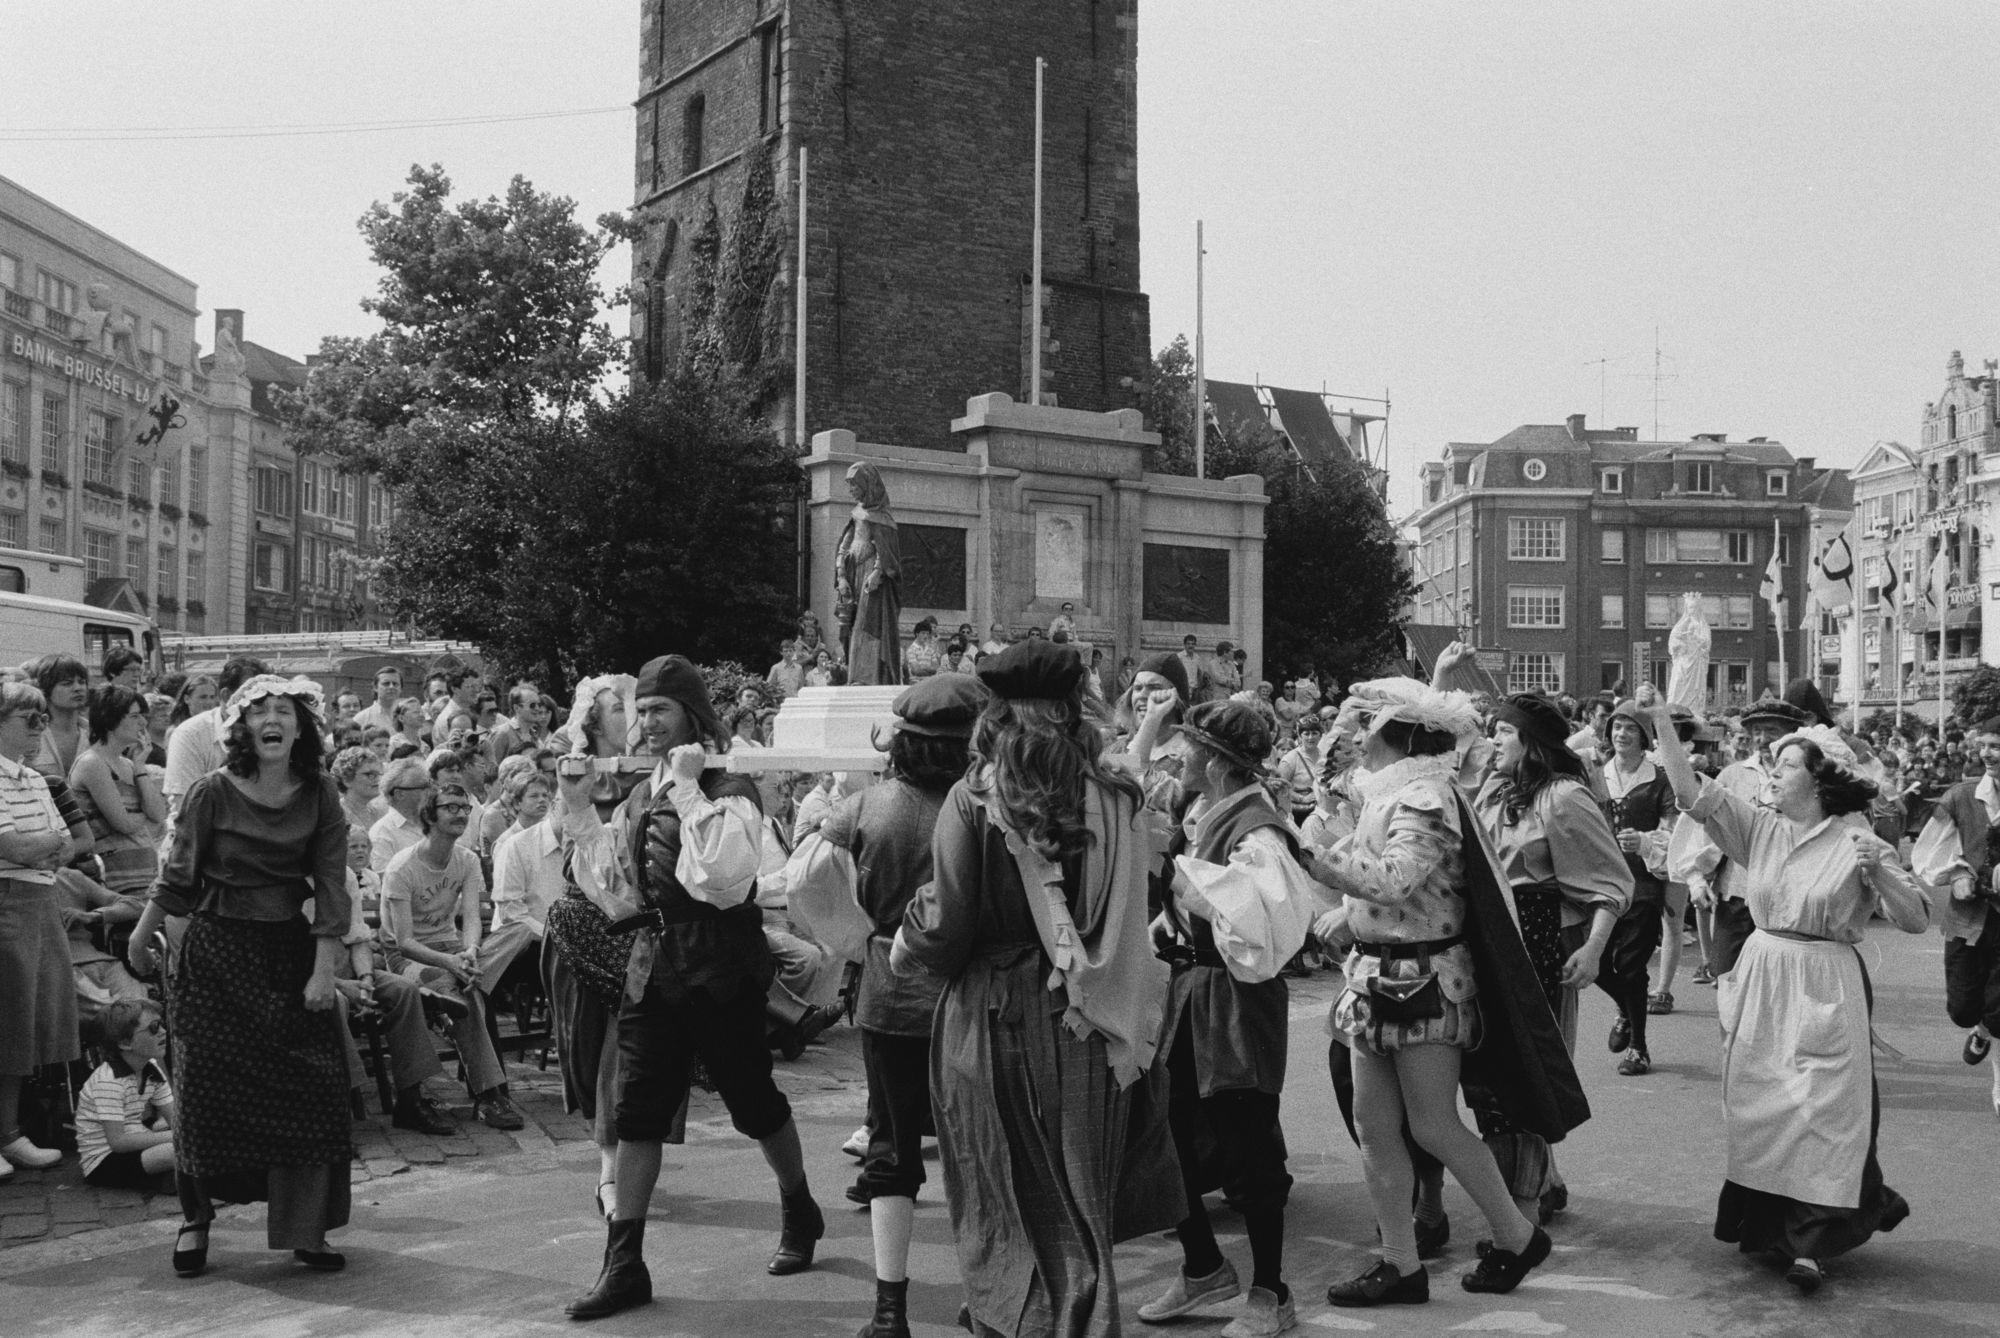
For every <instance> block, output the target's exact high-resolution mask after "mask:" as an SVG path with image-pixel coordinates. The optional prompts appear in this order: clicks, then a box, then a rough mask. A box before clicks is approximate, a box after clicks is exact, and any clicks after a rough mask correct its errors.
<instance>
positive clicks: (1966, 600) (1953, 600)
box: [1944, 585, 1979, 609]
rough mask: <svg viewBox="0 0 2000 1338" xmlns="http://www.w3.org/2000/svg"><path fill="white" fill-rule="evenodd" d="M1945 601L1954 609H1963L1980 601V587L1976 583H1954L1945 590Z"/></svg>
mask: <svg viewBox="0 0 2000 1338" xmlns="http://www.w3.org/2000/svg"><path fill="white" fill-rule="evenodd" d="M1944 602H1945V603H1946V604H1947V605H1949V606H1950V607H1951V608H1954V609H1962V608H1964V607H1965V606H1966V605H1968V604H1977V603H1978V602H1979V587H1978V586H1976V585H1954V586H1950V587H1948V588H1947V589H1946V590H1945V592H1944Z"/></svg>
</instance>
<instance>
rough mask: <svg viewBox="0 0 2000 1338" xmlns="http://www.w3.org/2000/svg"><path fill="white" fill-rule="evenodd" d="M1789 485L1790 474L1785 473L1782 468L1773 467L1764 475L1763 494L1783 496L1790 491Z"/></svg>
mask: <svg viewBox="0 0 2000 1338" xmlns="http://www.w3.org/2000/svg"><path fill="white" fill-rule="evenodd" d="M1791 487H1792V478H1791V475H1789V474H1787V473H1785V471H1784V470H1782V469H1774V470H1772V471H1771V472H1770V473H1768V474H1766V475H1764V495H1765V496H1766V497H1783V496H1785V495H1786V494H1788V493H1789V492H1790V491H1791Z"/></svg>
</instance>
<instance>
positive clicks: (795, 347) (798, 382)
mask: <svg viewBox="0 0 2000 1338" xmlns="http://www.w3.org/2000/svg"><path fill="white" fill-rule="evenodd" d="M797 289H798V291H797V292H796V293H795V294H794V301H795V302H796V305H797V309H796V310H795V311H794V312H793V315H792V325H793V326H794V327H795V328H794V332H793V336H792V436H793V438H794V440H795V441H796V443H797V445H798V448H799V451H800V452H801V453H804V451H805V449H806V146H805V145H803V144H801V145H799V264H798V284H797Z"/></svg>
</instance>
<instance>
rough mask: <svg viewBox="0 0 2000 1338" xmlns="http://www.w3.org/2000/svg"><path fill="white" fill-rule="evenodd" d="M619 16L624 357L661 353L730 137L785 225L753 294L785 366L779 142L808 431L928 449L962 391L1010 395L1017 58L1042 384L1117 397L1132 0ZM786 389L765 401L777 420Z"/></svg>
mask: <svg viewBox="0 0 2000 1338" xmlns="http://www.w3.org/2000/svg"><path fill="white" fill-rule="evenodd" d="M642 12H643V17H642V23H641V48H642V49H641V53H640V94H639V98H638V102H637V107H638V142H637V163H636V178H635V180H636V192H635V200H636V217H637V218H638V220H639V221H640V222H641V224H642V225H643V229H644V233H643V236H642V238H641V239H640V240H639V241H638V242H637V243H636V244H635V246H634V248H633V282H634V291H635V300H634V322H633V337H634V344H635V347H636V348H637V349H638V350H639V352H640V357H639V359H638V361H639V364H640V367H641V371H642V374H649V375H657V374H658V372H659V370H660V369H661V368H662V367H664V366H671V365H672V362H673V359H674V358H675V357H676V356H677V354H678V351H679V347H680V336H681V331H682V319H681V313H682V311H683V310H685V309H686V308H687V307H688V305H689V297H688V290H689V289H688V286H689V271H690V268H691V267H690V263H689V261H690V257H689V254H688V253H689V249H690V243H691V241H692V239H693V238H694V237H696V236H697V234H698V230H699V229H700V227H701V226H702V222H703V220H704V219H705V218H706V216H707V211H708V209H709V207H710V206H711V203H712V204H713V206H714V207H715V208H716V210H717V211H718V213H719V214H720V216H721V218H722V221H723V225H724V227H725V228H727V227H729V226H730V225H731V224H732V223H733V222H734V221H735V220H734V217H733V215H734V212H735V211H736V209H737V207H738V203H739V201H740V200H741V198H742V192H743V185H744V179H745V177H746V175H747V172H748V169H749V166H750V163H751V162H752V160H753V155H764V156H765V157H766V159H767V160H768V161H769V163H770V165H771V168H772V171H773V173H774V176H775V180H776V202H775V206H774V208H775V210H776V212H777V214H778V215H779V217H780V219H781V221H782V226H783V228H784V230H785V234H786V236H787V237H789V238H790V241H789V243H788V244H787V246H786V250H785V258H784V262H783V272H782V273H781V275H780V276H779V279H778V281H777V283H776V284H774V285H773V289H772V291H771V292H770V293H769V294H767V295H766V297H765V299H764V311H765V313H766V316H767V319H768V322H770V323H772V324H774V325H781V326H782V328H783V331H784V338H783V341H782V342H783V347H784V350H785V353H784V356H785V359H786V360H787V361H789V359H790V350H791V348H792V339H793V337H794V327H793V289H792V287H791V283H792V278H793V275H792V270H793V268H794V266H795V264H796V256H797V234H796V225H797V218H798V213H797V210H798V194H797V185H798V151H799V149H800V148H801V147H805V148H809V149H810V167H809V179H808V187H807V195H808V224H807V230H808V234H809V236H808V239H807V258H806V265H807V284H808V297H809V303H808V315H807V341H806V342H807V352H806V365H807V393H806V398H807V414H806V420H807V430H808V432H809V433H810V432H815V431H819V430H821V429H824V428H844V429H847V430H850V431H852V432H854V433H855V434H856V435H857V436H858V437H859V438H860V439H861V440H864V441H879V442H892V443H897V444H901V445H914V446H933V447H939V448H943V449H954V448H955V447H956V443H955V442H954V439H953V438H952V436H951V431H950V427H951V422H952V419H953V418H955V417H957V416H958V415H959V414H961V413H962V412H963V411H964V406H965V403H966V400H967V399H968V398H969V397H971V396H973V395H979V394H984V393H986V392H989V391H996V390H998V391H1005V392H1007V393H1008V394H1010V395H1013V396H1014V397H1015V398H1016V399H1019V400H1026V399H1027V398H1028V389H1029V387H1028V385H1027V381H1028V365H1029V356H1028V348H1029V337H1028V336H1029V329H1028V327H1029V311H1030V306H1031V297H1032V293H1031V291H1030V289H1029V286H1028V285H1029V275H1028V271H1029V269H1030V264H1031V227H1032V202H1033V155H1034V87H1035V73H1034V71H1035V57H1036V56H1038V55H1040V56H1043V57H1045V58H1046V59H1047V61H1048V68H1047V73H1046V76H1045V99H1044V126H1045V130H1044V149H1043V194H1044V198H1043V211H1042V218H1043V257H1044V258H1043V281H1044V328H1045V331H1046V336H1047V339H1046V343H1045V352H1044V359H1043V368H1044V372H1043V375H1044V387H1045V395H1044V402H1045V403H1046V402H1054V403H1059V404H1060V405H1062V406H1063V407H1067V408H1077V409H1088V410H1097V411H1106V410H1112V409H1119V408H1125V407H1130V406H1133V405H1136V404H1137V403H1138V402H1139V398H1140V391H1141V388H1142V385H1143V383H1144V382H1145V380H1146V378H1147V376H1148V374H1149V369H1150V366H1151V357H1152V348H1151V331H1150V327H1149V316H1148V308H1147V300H1146V295H1145V294H1144V293H1143V292H1141V291H1140V289H1139V196H1138V135H1137V65H1136V59H1135V39H1136V29H1135V23H1136V0H1093V3H1089V4H1081V3H1079V4H1061V5H1053V4H1046V3H1037V0H981V2H980V3H976V4H975V3H953V4H936V3H928V4H926V3H918V2H917V0H877V2H876V3H872V4H867V5H857V4H845V3H841V2H840V0H643V11H642ZM1050 392H1052V397H1051V394H1050ZM789 395H790V392H789V389H787V390H786V392H785V394H784V396H783V399H782V403H781V404H780V405H779V406H778V408H777V410H775V411H774V418H782V420H783V421H784V423H785V424H786V425H787V429H788V430H789V424H790V422H791V413H792V409H791V405H790V400H789Z"/></svg>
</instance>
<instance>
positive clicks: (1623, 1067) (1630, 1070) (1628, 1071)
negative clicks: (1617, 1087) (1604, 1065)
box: [1618, 1050, 1653, 1078]
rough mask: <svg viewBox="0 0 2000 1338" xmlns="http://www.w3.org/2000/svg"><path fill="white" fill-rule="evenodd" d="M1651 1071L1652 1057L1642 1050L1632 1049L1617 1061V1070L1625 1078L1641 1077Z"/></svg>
mask: <svg viewBox="0 0 2000 1338" xmlns="http://www.w3.org/2000/svg"><path fill="white" fill-rule="evenodd" d="M1652 1071H1653V1057H1652V1056H1651V1055H1649V1054H1647V1053H1646V1052H1645V1051H1644V1050H1634V1051H1632V1052H1631V1053H1630V1054H1628V1055H1626V1056H1625V1058H1623V1059H1621V1060H1619V1061H1618V1072H1619V1073H1620V1074H1621V1075H1622V1076H1624V1077H1627V1078H1643V1077H1645V1076H1646V1075H1647V1074H1648V1073H1651V1072H1652Z"/></svg>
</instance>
